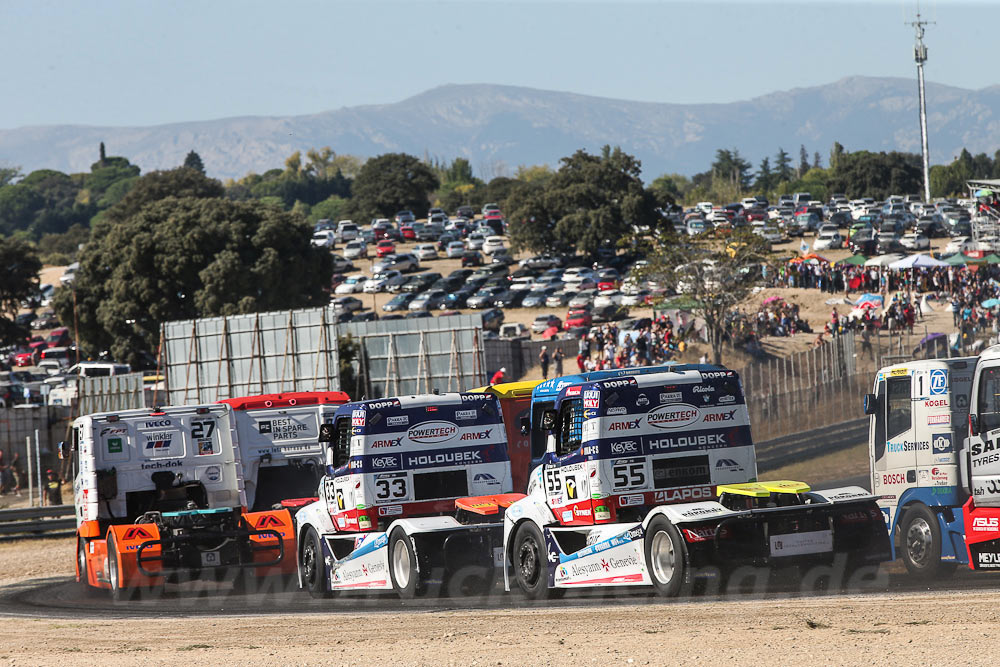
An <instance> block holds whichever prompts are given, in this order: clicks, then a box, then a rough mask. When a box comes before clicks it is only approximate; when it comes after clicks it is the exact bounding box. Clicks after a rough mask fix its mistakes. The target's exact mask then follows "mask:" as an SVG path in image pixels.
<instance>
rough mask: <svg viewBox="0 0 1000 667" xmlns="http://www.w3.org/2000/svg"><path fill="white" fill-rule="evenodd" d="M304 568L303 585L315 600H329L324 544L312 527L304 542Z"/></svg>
mask: <svg viewBox="0 0 1000 667" xmlns="http://www.w3.org/2000/svg"><path fill="white" fill-rule="evenodd" d="M299 562H300V563H301V565H300V567H301V568H302V585H303V586H305V588H306V590H307V591H309V595H311V596H312V597H314V598H320V599H321V598H328V597H330V591H329V590H328V589H327V587H326V574H325V571H326V568H325V566H324V560H323V544H322V543H321V542H320V539H319V533H317V532H316V529H315V528H313V527H312V526H309V527H308V528H306V538H305V539H304V540H303V541H302V558H301V559H300V561H299Z"/></svg>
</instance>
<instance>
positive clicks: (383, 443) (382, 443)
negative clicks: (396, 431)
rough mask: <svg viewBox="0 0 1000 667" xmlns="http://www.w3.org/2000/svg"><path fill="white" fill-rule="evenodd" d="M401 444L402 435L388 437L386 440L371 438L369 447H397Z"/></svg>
mask: <svg viewBox="0 0 1000 667" xmlns="http://www.w3.org/2000/svg"><path fill="white" fill-rule="evenodd" d="M402 444H403V437H402V436H400V437H398V438H389V439H388V440H373V441H372V444H371V445H370V447H371V448H372V449H383V448H385V447H399V446H400V445H402Z"/></svg>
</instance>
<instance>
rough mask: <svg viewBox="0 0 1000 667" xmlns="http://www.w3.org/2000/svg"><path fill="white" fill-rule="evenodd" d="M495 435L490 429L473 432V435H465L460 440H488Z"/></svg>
mask: <svg viewBox="0 0 1000 667" xmlns="http://www.w3.org/2000/svg"><path fill="white" fill-rule="evenodd" d="M491 433H493V429H491V428H488V429H486V430H485V431H473V432H472V433H463V434H462V437H461V438H459V440H486V439H487V438H489V437H490V434H491Z"/></svg>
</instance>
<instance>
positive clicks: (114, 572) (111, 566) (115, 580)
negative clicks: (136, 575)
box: [108, 535, 136, 602]
mask: <svg viewBox="0 0 1000 667" xmlns="http://www.w3.org/2000/svg"><path fill="white" fill-rule="evenodd" d="M122 576H123V573H121V572H119V571H118V544H117V543H116V542H115V538H114V536H113V535H112V536H111V537H110V538H109V539H108V579H110V580H111V599H112V600H114V601H115V602H122V601H126V600H131V599H133V598H134V597H135V593H136V588H135V586H129V585H128V584H127V583H124V582H122V580H121V579H122Z"/></svg>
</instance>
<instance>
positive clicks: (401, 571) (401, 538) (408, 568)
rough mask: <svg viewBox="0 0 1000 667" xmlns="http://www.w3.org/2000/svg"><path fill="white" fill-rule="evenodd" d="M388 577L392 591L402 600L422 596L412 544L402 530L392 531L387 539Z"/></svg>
mask: <svg viewBox="0 0 1000 667" xmlns="http://www.w3.org/2000/svg"><path fill="white" fill-rule="evenodd" d="M389 577H390V579H391V580H392V590H394V591H396V594H397V595H398V596H399V597H400V598H402V599H404V600H412V599H413V598H415V597H418V596H420V595H423V594H424V591H425V586H424V585H423V582H421V581H420V571H419V570H418V568H417V554H416V553H415V552H414V550H413V542H411V541H410V536H409V535H407V534H406V533H405V532H403V530H402V529H398V530H394V531H393V532H392V537H390V538H389Z"/></svg>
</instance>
